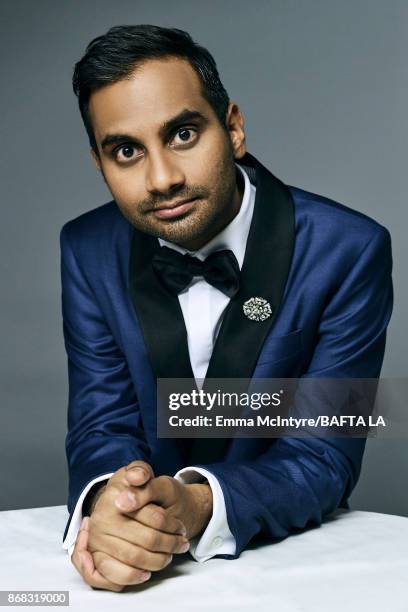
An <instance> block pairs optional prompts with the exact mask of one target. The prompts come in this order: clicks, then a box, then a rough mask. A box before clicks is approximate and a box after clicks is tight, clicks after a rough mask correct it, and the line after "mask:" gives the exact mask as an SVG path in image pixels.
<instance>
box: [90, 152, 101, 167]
mask: <svg viewBox="0 0 408 612" xmlns="http://www.w3.org/2000/svg"><path fill="white" fill-rule="evenodd" d="M90 151H91V155H92V158H93V160H94V162H95V166H96V169H97V170H101V160H100V159H99V155H97V154H96V153H95V151H94V150H93V149H90Z"/></svg>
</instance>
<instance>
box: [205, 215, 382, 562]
mask: <svg viewBox="0 0 408 612" xmlns="http://www.w3.org/2000/svg"><path fill="white" fill-rule="evenodd" d="M377 228H378V226H377ZM391 269H392V257H391V242H390V236H389V233H388V231H387V230H386V229H385V228H383V227H381V226H379V229H376V232H375V234H374V235H373V236H372V237H371V239H370V240H369V242H368V243H367V244H365V245H364V247H363V248H362V250H361V252H360V253H359V255H358V257H356V261H355V263H354V265H353V266H352V268H351V269H350V270H349V271H348V272H347V274H345V276H344V278H343V282H342V283H341V285H340V286H338V287H337V289H336V291H335V292H333V294H332V296H331V298H330V300H329V301H328V303H327V304H326V307H325V309H324V311H323V314H322V316H321V319H320V325H319V329H318V341H317V343H316V346H315V350H314V352H313V355H312V359H311V361H310V363H309V365H308V369H307V371H306V372H305V373H304V376H305V377H324V378H377V377H378V376H379V374H380V370H381V366H382V361H383V356H384V348H385V338H386V327H387V324H388V322H389V319H390V316H391V310H392V302H393V290H392V280H391ZM365 442H366V440H365V439H364V438H351V437H349V438H346V437H342V438H340V437H337V438H336V437H333V438H326V439H322V438H316V437H314V438H313V437H308V438H293V437H289V436H287V437H281V438H279V439H277V440H275V441H272V443H271V445H270V447H269V448H268V449H267V451H266V452H264V453H263V454H262V455H260V456H259V457H257V458H256V459H255V460H251V461H245V462H242V463H241V462H239V463H227V462H220V463H214V464H210V465H203V466H202V467H205V468H206V469H207V470H209V471H210V472H212V473H213V474H214V476H216V478H217V479H218V481H219V483H220V485H221V488H222V491H223V494H224V499H225V504H226V510H227V518H228V524H229V527H230V530H231V532H232V534H233V536H234V537H235V540H236V544H237V547H236V552H235V554H234V555H219V556H221V557H223V558H225V559H235V558H237V557H238V556H239V555H240V553H241V552H242V550H243V549H244V548H245V546H246V545H247V544H248V543H249V541H250V540H251V539H252V538H253V537H254V536H255V535H256V534H263V535H266V536H267V537H270V538H271V539H276V538H283V537H286V536H288V535H289V534H290V533H291V532H294V531H295V530H298V529H303V528H305V527H306V526H309V525H311V524H315V525H316V524H320V523H321V522H322V520H323V517H324V516H325V515H326V514H327V513H330V512H332V511H333V510H335V509H336V508H338V507H339V506H340V505H346V502H347V498H348V497H349V495H350V494H351V492H352V490H353V488H354V486H355V484H356V482H357V480H358V477H359V473H360V468H361V462H362V457H363V452H364V447H365Z"/></svg>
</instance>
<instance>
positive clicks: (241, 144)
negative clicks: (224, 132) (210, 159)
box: [226, 102, 246, 159]
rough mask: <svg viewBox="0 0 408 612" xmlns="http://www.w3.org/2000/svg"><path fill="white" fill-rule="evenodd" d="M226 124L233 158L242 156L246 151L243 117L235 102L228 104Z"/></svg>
mask: <svg viewBox="0 0 408 612" xmlns="http://www.w3.org/2000/svg"><path fill="white" fill-rule="evenodd" d="M226 124H227V127H228V131H229V134H230V138H231V144H232V148H233V151H234V157H235V159H240V158H241V157H244V155H245V153H246V144H245V132H244V117H243V114H242V113H241V111H240V109H239V107H238V105H237V104H235V102H230V103H229V105H228V110H227V116H226Z"/></svg>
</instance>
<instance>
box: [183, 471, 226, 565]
mask: <svg viewBox="0 0 408 612" xmlns="http://www.w3.org/2000/svg"><path fill="white" fill-rule="evenodd" d="M203 477H204V478H206V479H207V480H208V484H209V485H210V487H211V491H212V495H213V514H212V517H211V519H210V522H209V523H208V525H207V527H206V529H205V531H204V532H203V534H202V535H201V537H200V536H196V537H195V538H192V539H191V540H190V549H189V552H190V554H191V555H192V557H193V558H194V559H195V560H196V561H199V562H200V563H203V562H204V561H208V559H211V558H212V557H214V556H215V555H235V550H236V541H235V538H234V536H233V535H232V533H231V531H230V529H229V527H228V521H227V511H226V508H225V500H224V494H223V492H222V489H221V486H220V483H219V482H218V480H217V478H216V477H215V476H214V475H213V474H211V472H209V471H208V470H205V469H204V468H201V467H200V468H198V467H197V468H196V467H185V468H183V469H181V470H179V471H178V472H177V474H176V475H175V476H174V478H176V479H177V480H179V481H180V482H183V483H184V484H192V483H195V482H201V481H203V480H204V478H203Z"/></svg>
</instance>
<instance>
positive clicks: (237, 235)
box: [62, 164, 256, 562]
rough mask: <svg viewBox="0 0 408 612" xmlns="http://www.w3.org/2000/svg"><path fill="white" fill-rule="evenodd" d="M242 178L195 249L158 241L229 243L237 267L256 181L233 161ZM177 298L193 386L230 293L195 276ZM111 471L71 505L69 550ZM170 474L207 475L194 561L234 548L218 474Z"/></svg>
mask: <svg viewBox="0 0 408 612" xmlns="http://www.w3.org/2000/svg"><path fill="white" fill-rule="evenodd" d="M236 167H237V168H239V169H240V171H241V172H242V175H243V178H244V193H243V197H242V203H241V207H240V210H239V211H238V214H237V215H236V216H235V217H234V219H232V221H231V222H230V223H229V224H228V225H227V226H226V227H225V228H224V229H223V230H222V231H221V232H220V233H219V234H217V235H216V236H214V238H212V239H211V240H210V241H209V242H207V243H206V244H205V245H204V246H203V247H201V248H200V249H199V250H197V251H194V252H193V251H188V250H187V249H184V248H182V247H180V246H179V245H176V244H174V243H171V242H168V241H166V240H163V239H161V238H159V239H158V240H159V243H160V245H161V246H167V247H169V248H172V249H175V250H176V251H179V252H180V253H182V254H184V253H189V254H190V255H193V256H194V257H198V258H199V259H201V260H204V259H205V258H206V257H207V256H208V255H210V253H212V252H213V251H219V250H221V249H231V251H232V252H233V253H234V255H235V257H236V259H237V262H238V265H239V268H240V269H241V268H242V264H243V261H244V255H245V248H246V243H247V239H248V233H249V228H250V225H251V220H252V214H253V209H254V202H255V193H256V190H255V187H254V186H253V185H252V184H251V183H250V181H249V178H248V175H247V173H246V172H245V171H244V169H243V168H242V167H241V166H240V165H239V164H236ZM178 298H179V302H180V306H181V310H182V312H183V317H184V322H185V326H186V330H187V341H188V350H189V355H190V361H191V367H192V370H193V374H194V377H195V379H196V381H197V386H198V387H199V388H201V387H202V383H203V380H204V379H205V375H206V372H207V368H208V364H209V361H210V358H211V354H212V351H213V347H214V344H215V341H216V338H217V335H218V332H219V329H220V327H221V323H222V319H223V315H224V311H225V308H226V307H227V305H228V303H229V300H230V298H229V297H228V296H226V295H225V294H224V293H222V291H220V290H219V289H216V288H215V287H213V286H212V285H210V284H209V283H207V282H206V281H205V280H204V278H203V277H199V276H195V277H194V278H193V280H192V281H191V283H190V285H189V286H188V287H186V288H185V289H184V290H183V291H182V292H181V293H180V294H179V295H178ZM112 474H113V472H111V473H108V474H104V475H102V476H98V478H95V479H94V480H92V481H91V482H89V483H88V484H87V486H86V487H85V488H84V490H83V491H82V493H81V495H80V497H79V499H78V501H77V504H76V506H75V509H74V512H73V515H72V519H71V523H70V526H69V529H68V532H67V535H66V538H65V540H64V543H63V545H62V547H63V548H64V549H65V550H68V552H69V555H72V552H73V549H74V546H75V541H76V536H77V533H78V530H79V527H80V524H81V520H82V505H83V502H84V499H85V497H86V495H87V493H88V491H89V490H90V489H91V487H92V486H93V485H94V484H95V483H97V482H100V481H102V480H106V479H108V478H110V477H111V476H112ZM174 478H177V480H179V481H181V482H183V483H185V484H191V483H193V482H203V481H208V484H209V485H210V487H211V491H212V496H213V513H212V517H211V519H210V522H209V523H208V525H207V527H206V529H205V531H204V532H203V533H202V535H201V536H197V537H195V538H192V539H191V540H190V549H189V552H190V554H191V555H192V557H193V558H194V559H195V560H196V561H199V562H203V561H207V560H208V559H211V557H213V556H214V555H224V554H225V555H233V554H235V549H236V542H235V538H234V536H233V535H232V533H231V531H230V529H229V527H228V521H227V513H226V509H225V501H224V495H223V493H222V490H221V486H220V484H219V482H218V479H217V478H216V477H215V476H214V475H213V474H211V473H210V472H208V471H207V470H205V469H204V468H201V467H200V468H198V467H194V466H190V467H185V468H183V469H181V470H179V471H178V472H177V474H175V476H174Z"/></svg>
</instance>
